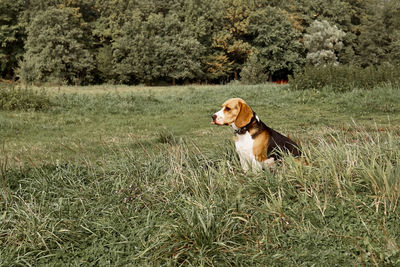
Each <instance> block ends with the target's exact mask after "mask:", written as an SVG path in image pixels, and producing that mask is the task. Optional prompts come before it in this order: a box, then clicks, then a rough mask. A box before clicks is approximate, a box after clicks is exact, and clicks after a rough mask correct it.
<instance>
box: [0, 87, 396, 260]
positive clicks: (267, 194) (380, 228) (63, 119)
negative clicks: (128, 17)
mask: <svg viewBox="0 0 400 267" xmlns="http://www.w3.org/2000/svg"><path fill="white" fill-rule="evenodd" d="M46 91H47V94H48V96H49V97H50V100H51V107H50V108H49V109H48V110H45V111H35V112H33V111H16V110H14V111H4V110H3V111H0V140H1V148H0V166H1V172H0V174H1V177H0V179H1V198H0V222H1V223H0V266H26V265H27V266H29V265H31V266H37V265H48V266H62V265H68V266H81V265H83V266H124V265H131V266H147V265H150V266H151V265H185V266H186V265H193V266H230V265H234V266H237V265H242V266H249V265H260V266H275V265H278V266H279V265H282V266H298V265H300V266H311V265H316V266H331V265H338V266H354V265H357V266H358V265H388V266H396V265H397V266H398V265H400V235H399V233H400V223H399V221H400V203H399V200H400V126H399V125H400V88H399V87H398V86H391V85H387V86H382V87H378V88H375V89H373V90H353V91H350V92H343V93H335V92H330V91H328V90H326V91H311V90H310V91H291V90H289V88H288V86H278V85H257V86H241V85H229V86H180V87H123V86H97V87H61V88H47V89H46ZM230 97H242V98H243V99H245V100H246V101H247V102H248V103H249V104H250V106H251V107H252V108H253V109H254V110H255V112H256V113H257V114H258V115H259V117H260V118H261V119H262V120H263V121H264V122H265V123H266V124H267V125H269V126H270V127H272V128H274V129H276V130H278V131H280V132H282V133H284V134H289V135H290V137H291V138H293V139H295V140H296V141H298V142H299V143H301V145H302V148H303V151H304V155H305V157H306V159H307V161H308V162H309V165H308V166H303V165H297V164H295V163H294V160H293V158H291V157H287V158H285V159H284V161H283V162H282V163H281V164H280V165H279V166H278V167H277V168H276V169H275V170H274V171H273V172H260V173H244V172H243V171H242V170H241V168H240V163H239V161H238V158H237V155H236V153H235V151H234V146H233V140H232V136H233V134H232V130H231V129H229V128H228V127H216V126H212V125H210V120H211V115H212V113H213V112H215V111H217V110H218V109H219V107H220V105H221V103H222V102H223V101H224V100H226V99H227V98H230Z"/></svg>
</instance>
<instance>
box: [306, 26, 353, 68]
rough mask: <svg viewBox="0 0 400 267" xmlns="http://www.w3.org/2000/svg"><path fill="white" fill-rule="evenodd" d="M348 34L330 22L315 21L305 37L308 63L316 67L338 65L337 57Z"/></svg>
mask: <svg viewBox="0 0 400 267" xmlns="http://www.w3.org/2000/svg"><path fill="white" fill-rule="evenodd" d="M345 35H346V34H345V33H344V32H343V31H342V30H340V29H338V28H337V27H336V26H332V25H330V24H329V22H328V21H326V20H323V21H318V20H316V21H314V22H313V23H312V24H311V26H310V28H309V29H308V34H305V35H304V45H305V47H306V49H307V50H308V53H307V61H308V63H309V64H311V65H314V66H326V65H330V64H332V65H337V64H338V58H337V55H338V53H339V52H340V50H341V49H342V48H343V42H342V40H343V38H344V36H345Z"/></svg>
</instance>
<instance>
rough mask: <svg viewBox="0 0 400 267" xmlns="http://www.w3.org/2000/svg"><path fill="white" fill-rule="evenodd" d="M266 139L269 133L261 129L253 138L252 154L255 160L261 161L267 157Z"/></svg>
mask: <svg viewBox="0 0 400 267" xmlns="http://www.w3.org/2000/svg"><path fill="white" fill-rule="evenodd" d="M250 134H251V131H250ZM268 140H269V134H268V132H267V131H262V132H261V133H259V134H258V135H257V137H256V138H255V139H254V143H253V154H254V156H255V158H256V160H257V161H259V162H262V161H264V160H266V159H267V147H268Z"/></svg>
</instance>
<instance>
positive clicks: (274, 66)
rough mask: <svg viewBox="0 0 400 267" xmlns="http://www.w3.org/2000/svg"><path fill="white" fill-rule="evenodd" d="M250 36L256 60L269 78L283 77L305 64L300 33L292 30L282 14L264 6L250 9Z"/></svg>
mask: <svg viewBox="0 0 400 267" xmlns="http://www.w3.org/2000/svg"><path fill="white" fill-rule="evenodd" d="M248 29H249V35H250V39H251V44H252V46H253V47H254V48H255V49H256V55H257V57H258V61H259V62H260V63H261V64H262V65H263V66H264V68H265V72H266V73H268V75H269V80H272V79H273V76H274V75H275V76H277V75H280V74H281V73H282V75H283V76H286V77H277V78H287V75H288V74H290V73H292V72H293V71H295V70H296V69H298V68H301V66H303V64H304V59H303V53H304V47H303V45H302V44H301V43H300V41H299V39H300V34H299V33H298V32H297V31H296V30H294V29H293V27H292V25H291V23H290V22H289V20H288V18H287V17H286V15H285V13H284V12H283V11H282V10H281V9H278V8H274V7H266V8H263V9H259V10H257V11H255V12H253V13H252V14H251V16H250V18H249V27H248Z"/></svg>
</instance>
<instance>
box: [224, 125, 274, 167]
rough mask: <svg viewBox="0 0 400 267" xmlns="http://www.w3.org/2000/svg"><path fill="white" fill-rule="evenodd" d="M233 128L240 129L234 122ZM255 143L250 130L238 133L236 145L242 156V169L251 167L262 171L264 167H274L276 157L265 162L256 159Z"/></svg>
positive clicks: (240, 156)
mask: <svg viewBox="0 0 400 267" xmlns="http://www.w3.org/2000/svg"><path fill="white" fill-rule="evenodd" d="M232 128H234V129H238V128H237V127H236V125H235V124H234V123H233V124H232ZM253 143H254V140H253V138H251V135H250V133H249V132H246V133H245V134H240V135H237V139H236V141H235V147H236V151H237V153H238V155H239V158H240V164H241V165H242V169H243V170H244V171H245V172H247V171H248V170H249V169H250V168H251V169H252V170H254V171H260V170H262V169H263V168H264V167H267V168H270V167H272V166H273V164H274V158H268V159H266V160H264V161H263V162H259V161H257V160H256V158H255V156H254V153H253Z"/></svg>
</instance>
